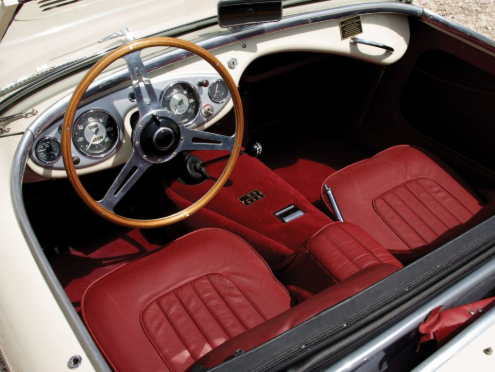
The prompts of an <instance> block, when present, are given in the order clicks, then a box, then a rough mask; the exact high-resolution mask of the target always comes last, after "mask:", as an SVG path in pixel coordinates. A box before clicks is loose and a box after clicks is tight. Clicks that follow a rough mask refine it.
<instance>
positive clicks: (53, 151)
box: [35, 137, 62, 164]
mask: <svg viewBox="0 0 495 372" xmlns="http://www.w3.org/2000/svg"><path fill="white" fill-rule="evenodd" d="M35 151H36V157H37V158H38V159H39V160H40V161H42V162H43V163H47V164H50V163H55V162H56V161H57V160H58V159H60V155H61V154H62V150H61V147H60V142H58V140H57V139H56V138H53V137H45V138H42V139H41V140H40V141H39V142H38V144H37V145H36V150H35Z"/></svg>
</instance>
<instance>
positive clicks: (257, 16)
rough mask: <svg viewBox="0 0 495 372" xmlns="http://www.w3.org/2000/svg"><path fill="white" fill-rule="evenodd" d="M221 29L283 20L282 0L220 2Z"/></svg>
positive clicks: (219, 21)
mask: <svg viewBox="0 0 495 372" xmlns="http://www.w3.org/2000/svg"><path fill="white" fill-rule="evenodd" d="M217 10H218V24H219V25H220V27H237V26H244V25H251V24H256V23H266V22H278V21H280V20H281V19H282V0H220V1H219V2H218V6H217Z"/></svg>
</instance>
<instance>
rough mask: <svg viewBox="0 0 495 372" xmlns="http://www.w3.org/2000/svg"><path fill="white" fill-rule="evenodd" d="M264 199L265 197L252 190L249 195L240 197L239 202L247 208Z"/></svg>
mask: <svg viewBox="0 0 495 372" xmlns="http://www.w3.org/2000/svg"><path fill="white" fill-rule="evenodd" d="M264 197H265V195H263V194H262V193H261V192H260V191H258V190H254V191H251V192H250V193H249V194H246V195H244V196H241V197H240V198H239V200H240V201H241V203H242V204H244V205H245V206H246V207H247V206H249V205H251V204H253V203H256V202H257V201H258V200H261V199H263V198H264Z"/></svg>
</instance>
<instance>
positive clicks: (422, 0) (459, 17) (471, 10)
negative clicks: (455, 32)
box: [413, 0, 495, 39]
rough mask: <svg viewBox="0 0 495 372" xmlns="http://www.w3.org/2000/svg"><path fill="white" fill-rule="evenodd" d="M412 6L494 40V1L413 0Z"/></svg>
mask: <svg viewBox="0 0 495 372" xmlns="http://www.w3.org/2000/svg"><path fill="white" fill-rule="evenodd" d="M413 4H415V5H418V6H422V7H424V8H427V9H429V10H431V11H433V12H435V13H438V14H441V15H443V16H444V17H446V18H448V19H450V20H452V21H454V22H457V23H459V24H461V25H463V26H466V27H468V28H470V29H472V30H474V31H476V32H479V33H480V34H483V35H485V36H488V37H490V38H492V39H495V0H413Z"/></svg>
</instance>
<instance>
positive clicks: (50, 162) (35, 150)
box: [34, 136, 62, 164]
mask: <svg viewBox="0 0 495 372" xmlns="http://www.w3.org/2000/svg"><path fill="white" fill-rule="evenodd" d="M52 139H54V140H55V141H57V142H58V145H59V146H60V154H59V155H58V157H57V158H56V159H55V160H52V161H45V160H43V159H40V157H39V156H38V146H39V145H40V142H41V141H44V140H52ZM34 156H35V157H36V159H38V161H40V162H41V163H43V164H53V163H56V162H57V161H59V160H60V158H61V157H62V144H61V143H60V141H59V140H58V139H57V138H56V137H52V136H45V137H42V138H40V139H39V140H38V142H36V145H35V146H34Z"/></svg>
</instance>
